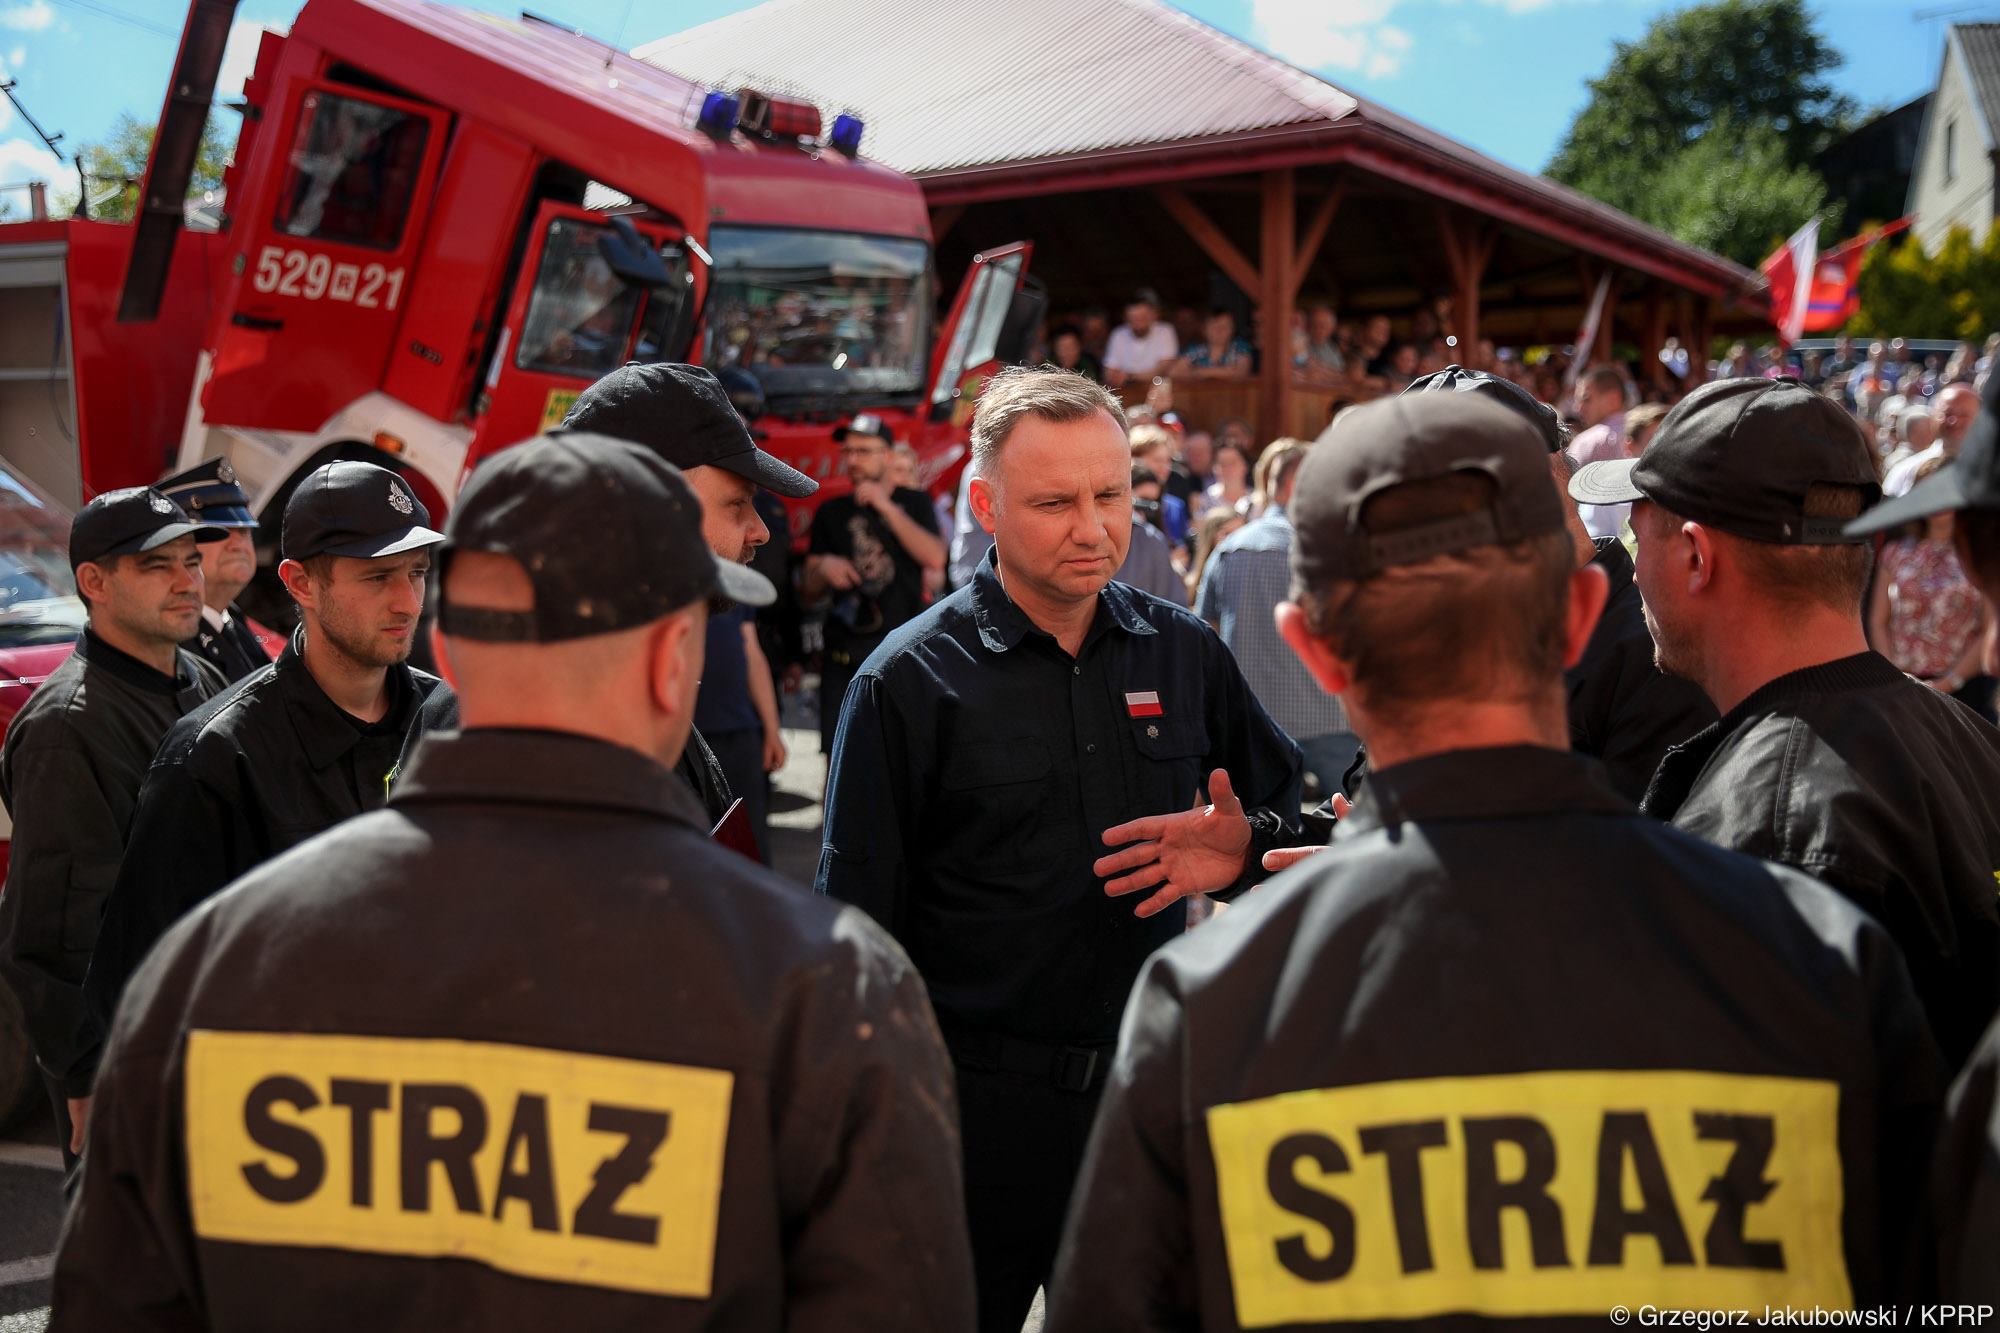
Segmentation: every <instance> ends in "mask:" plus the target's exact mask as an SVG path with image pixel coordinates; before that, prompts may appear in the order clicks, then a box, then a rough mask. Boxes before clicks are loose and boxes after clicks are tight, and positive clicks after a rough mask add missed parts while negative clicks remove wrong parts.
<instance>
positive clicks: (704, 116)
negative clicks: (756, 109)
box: [694, 92, 743, 139]
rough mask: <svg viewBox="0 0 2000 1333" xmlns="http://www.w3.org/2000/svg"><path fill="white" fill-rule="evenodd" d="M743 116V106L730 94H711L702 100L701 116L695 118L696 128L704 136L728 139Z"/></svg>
mask: <svg viewBox="0 0 2000 1333" xmlns="http://www.w3.org/2000/svg"><path fill="white" fill-rule="evenodd" d="M742 114H743V104H742V103H741V102H739V101H737V100H736V99H735V98H734V97H731V96H730V95H729V94H728V93H722V92H715V93H710V94H709V95H708V96H706V97H704V98H702V99H701V114H700V115H699V116H696V117H695V122H694V127H695V128H696V129H698V130H700V131H702V132H703V133H704V134H712V135H714V136H715V137H716V138H718V139H726V138H728V137H729V133H730V131H731V130H734V129H735V128H736V119H737V117H738V116H740V115H742Z"/></svg>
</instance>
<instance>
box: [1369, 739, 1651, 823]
mask: <svg viewBox="0 0 2000 1333" xmlns="http://www.w3.org/2000/svg"><path fill="white" fill-rule="evenodd" d="M1632 811H1633V807H1632V805H1631V804H1630V803H1629V802H1627V801H1626V800H1625V799H1624V798H1623V797H1621V796H1619V795H1618V794H1617V793H1616V792H1614V791H1612V790H1611V788H1610V787H1609V786H1608V785H1606V783H1605V779H1604V774H1603V769H1602V767H1601V766H1600V765H1599V764H1598V763H1597V762H1596V761H1595V760H1592V759H1586V758H1583V757H1581V756H1579V755H1576V754H1572V753H1571V752H1570V751H1568V750H1555V749H1550V748H1548V747H1546V746H1540V745H1505V746H1495V747H1492V748H1489V749H1479V750H1451V751H1448V752H1446V753H1444V754H1436V755H1427V756H1425V757H1424V758H1422V759H1411V760H1407V761H1406V762H1404V763H1400V764H1394V765H1391V766H1390V767H1388V768H1381V769H1372V770H1370V772H1369V774H1368V781H1367V782H1366V784H1365V785H1363V787H1362V789H1361V796H1360V799H1359V800H1357V801H1356V802H1355V804H1354V809H1353V810H1352V811H1350V812H1349V813H1348V815H1347V817H1346V818H1345V819H1342V820H1341V821H1340V823H1339V825H1338V827H1337V829H1336V836H1339V835H1347V836H1352V835H1353V834H1356V833H1365V832H1371V831H1373V830H1376V829H1381V828H1386V827H1389V826H1391V825H1395V824H1402V823H1410V822H1427V821H1434V820H1440V819H1492V818H1495V817H1505V816H1508V815H1538V814H1554V813H1558V812H1560V813H1570V814H1574V813H1581V812H1598V813H1603V814H1629V813H1632Z"/></svg>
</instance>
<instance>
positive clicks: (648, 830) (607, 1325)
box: [50, 730, 972, 1333]
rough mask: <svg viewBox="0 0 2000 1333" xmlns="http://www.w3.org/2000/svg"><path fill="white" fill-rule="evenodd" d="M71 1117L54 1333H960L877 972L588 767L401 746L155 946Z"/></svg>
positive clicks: (559, 738)
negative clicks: (326, 817) (86, 1111)
mask: <svg viewBox="0 0 2000 1333" xmlns="http://www.w3.org/2000/svg"><path fill="white" fill-rule="evenodd" d="M93 1105H94V1106H95V1107H96V1108H97V1109H96V1110H94V1111H93V1113H92V1116H91V1122H90V1138H89V1143H88V1146H87V1148H86V1151H85V1155H84V1172H83V1183H82V1186H81V1190H80V1194H79V1197H78V1199H77V1201H76V1205H75V1208H74V1210H73V1211H72V1213H71V1215H70V1219H69V1225H68V1229H67V1231H66V1232H65V1234H64V1237H63V1243H62V1249H61V1253H60V1256H59V1259H58V1263H57V1271H56V1278H55V1311H54V1317H53V1321H52V1323H51V1325H50V1327H51V1328H53V1329H58V1330H62V1329H92V1330H94V1329H101V1328H180V1327H188V1326H195V1325H199V1326H202V1327H206V1328H211V1329H217V1330H228V1329H275V1328H283V1329H288V1330H296V1331H298V1333H311V1330H317V1329H325V1330H330V1331H331V1330H340V1331H341V1333H345V1331H346V1330H350V1329H370V1330H392V1329H410V1330H423V1331H424V1333H430V1330H434V1329H446V1328H452V1329H460V1328H463V1329H501V1328H523V1329H528V1328H533V1329H580V1330H581V1329H588V1330H593V1331H594V1333H595V1331H597V1330H614V1329H627V1328H630V1329H640V1328H644V1329H661V1330H677V1329H732V1330H735V1329H749V1330H755V1329H773V1330H775V1329H779V1328H790V1329H801V1330H828V1331H829V1333H831V1331H833V1330H872V1329H882V1330H892V1329H893V1330H899V1331H900V1330H913V1331H917V1333H921V1331H923V1330H949V1331H950V1333H958V1331H959V1330H965V1329H969V1328H970V1326H971V1323H972V1294H971V1293H972V1272H971V1258H970V1251H969V1247H968V1243H967V1240H966V1234H965V1222H964V1212H963V1200H962V1196H961V1191H960V1185H959V1149H958V1133H957V1108H956V1103H955V1098H954V1094H953V1088H952V1073H951V1067H950V1065H949V1063H948V1062H947V1059H946V1056H945V1051H944V1045H943V1041H942V1039H941V1038H940V1037H939V1035H938V1030H937V1024H936V1022H935V1020H934V1019H933V1018H932V1016H931V1010H930V1005H929V1003H928V1001H927V1000H926V999H925V996H924V987H923V982H922V981H921V980H920V979H919V978H918V976H917V975H916V973H915V971H914V970H913V969H912V968H911V966H910V964H909V960H908V959H907V958H905V957H904V956H903V953H902V951H901V950H900V949H898V948H897V947H896V945H895V944H894V942H892V941H891V940H890V939H889V937H888V936H887V935H886V934H884V933H883V932H882V931H881V930H880V929H879V928H878V927H877V926H875V924H874V923H873V922H871V921H869V920H868V919H867V917H866V916H865V915H864V914H862V913H861V912H859V911H857V910H855V909H853V908H843V907H840V906H839V905H837V904H834V903H830V902H827V901H825V900H823V899H820V898H817V897H815V896H814V895H812V894H809V893H805V892H803V891H801V890H800V889H799V888H798V887H797V886H796V885H792V884H788V883H786V882H785V881H783V880H781V879H779V878H777V877H776V876H775V875H773V874H771V873H770V872H769V871H766V870H764V869H763V868H761V867H759V866H757V865H755V864H753V863H752V862H750V861H749V860H748V859H746V858H744V857H742V856H739V855H737V854H736V853H735V852H732V851H729V850H727V849H725V848H721V847H717V846H715V845H714V844H713V843H711V842H710V841H709V840H708V837H707V827H706V825H705V824H704V823H703V814H702V811H701V810H700V808H699V807H698V806H697V805H696V804H695V803H694V800H693V798H692V797H691V796H690V795H689V794H688V792H687V790H686V788H685V787H684V786H683V785H682V784H681V782H680V781H679V780H678V779H677V778H675V777H673V776H672V775H671V774H670V773H669V772H668V771H667V769H666V768H664V767H662V766H661V765H659V764H656V763H654V762H653V761H652V760H650V759H648V758H646V757H645V756H643V755H641V754H639V753H638V752H636V751H633V750H627V749H624V748H622V747H619V746H614V745H609V744H606V743H604V742H601V741H596V740H591V739H587V738H584V737H579V736H565V735H560V734H557V733H553V732H537V731H493V730H476V731H467V732H463V733H460V734H456V735H452V734H445V735H439V736H433V737H430V738H427V739H426V740H425V741H424V743H423V744H422V745H421V746H419V747H418V749H417V752H416V755H415V757H414V759H413V762H412V764H411V767H410V769H409V771H408V772H407V773H405V774H404V776H403V777H402V779H401V780H400V781H399V782H398V783H397V786H396V791H395V795H394V796H393V797H392V798H391V800H390V802H389V806H388V808H387V809H385V810H382V811H378V812H376V813H374V814H370V815H364V816H362V817H361V818H359V819H355V820H350V821H349V822H347V823H345V824H342V825H341V826H340V827H338V828H336V829H333V830H331V831H330V832H328V833H327V834H326V835H325V836H323V837H319V838H316V839H314V840H313V841H311V842H309V843H307V844H306V845H304V846H302V847H299V848H296V849H294V850H293V851H292V852H290V853H288V854H286V855H284V856H282V857H280V858H279V859H278V860H276V861H273V862H272V863H270V864H269V865H267V866H264V867H262V868H261V869H259V870H257V871H256V872H254V873H253V874H251V875H250V876H249V877H248V878H246V879H244V880H243V881H241V882H240V883H238V884H236V885H235V886H233V887H232V888H231V889H230V890H229V891H228V892H226V893H222V894H219V895H217V896H216V897H214V898H212V899H210V900H209V901H208V902H207V903H205V904H203V905H202V906H201V907H200V908H198V909H196V911H195V912H194V913H193V914H192V915H191V916H189V917H188V918H187V919H186V920H184V921H183V922H181V924H180V925H178V926H176V927H175V928H174V929H173V930H172V931H170V932H169V933H168V935H167V937H166V938H165V939H164V940H162V941H161V943H160V946H159V948H157V949H156V950H154V952H153V955H152V957H151V958H149V959H148V960H147V962H146V964H145V966H143V967H142V968H141V969H140V970H139V973H138V975H137V976H136V977H134V978H133V981H132V986H131V990H130V993H129V994H128V995H127V997H126V1002H125V1004H124V1005H123V1006H122V1007H121V1008H120V1010H119V1013H118V1020H117V1024H116V1026H115V1027H114V1029H113V1031H112V1034H111V1038H110V1042H109V1044H108V1047H107V1049H106V1053H105V1062H104V1066H103V1071H102V1074H101V1076H100V1078H99V1081H98V1092H97V1099H96V1101H95V1102H94V1104H93Z"/></svg>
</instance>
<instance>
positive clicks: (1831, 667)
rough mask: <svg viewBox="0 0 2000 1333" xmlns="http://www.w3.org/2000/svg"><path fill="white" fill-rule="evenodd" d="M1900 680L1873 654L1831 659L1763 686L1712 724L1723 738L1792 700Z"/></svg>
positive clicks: (1899, 675) (1888, 664) (1897, 673)
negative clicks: (1744, 724)
mask: <svg viewBox="0 0 2000 1333" xmlns="http://www.w3.org/2000/svg"><path fill="white" fill-rule="evenodd" d="M1902 679H1904V676H1903V673H1902V672H1900V671H1898V670H1897V669H1896V668H1895V666H1894V664H1892V663H1891V662H1890V661H1889V659H1888V658H1886V657H1884V656H1882V655H1881V654H1880V653H1877V652H1863V653H1855V654H1854V655H1853V656H1851V657H1839V658H1835V659H1834V660H1833V661H1831V662H1821V663H1820V664H1819V665H1818V666H1809V667H1803V668H1801V669H1800V670H1797V671H1788V672H1786V673H1785V674H1784V675H1782V676H1777V677H1774V678H1772V679H1771V680H1768V681H1766V682H1764V683H1763V684H1762V685H1759V686H1758V687H1757V688H1756V689H1754V690H1752V691H1751V692H1750V694H1749V696H1748V697H1746V698H1745V699H1744V700H1743V702H1742V703H1740V704H1737V705H1736V707H1734V708H1732V709H1730V710H1729V712H1728V713H1727V714H1726V715H1725V716H1724V717H1723V718H1722V720H1721V721H1720V722H1718V723H1716V729H1717V730H1718V731H1719V732H1720V733H1721V734H1722V735H1725V736H1726V735H1728V734H1729V733H1730V732H1731V731H1734V730H1735V729H1736V728H1737V727H1738V726H1740V725H1741V724H1742V723H1744V722H1745V721H1747V720H1749V719H1750V718H1752V717H1754V716H1756V715H1757V714H1759V713H1768V712H1771V711H1773V710H1774V709H1776V708H1778V707H1780V706H1781V705H1783V704H1785V703H1787V702H1789V701H1791V700H1794V699H1810V698H1817V697H1820V696H1823V695H1827V694H1832V693H1835V692H1837V691H1842V690H1865V689H1872V688H1874V687H1876V686H1878V685H1893V684H1894V683H1896V682H1897V681H1899V680H1902Z"/></svg>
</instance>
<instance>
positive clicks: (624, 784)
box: [389, 727, 708, 833]
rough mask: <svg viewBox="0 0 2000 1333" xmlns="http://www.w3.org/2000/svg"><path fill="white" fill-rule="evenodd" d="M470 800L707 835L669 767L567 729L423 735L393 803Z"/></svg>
mask: <svg viewBox="0 0 2000 1333" xmlns="http://www.w3.org/2000/svg"><path fill="white" fill-rule="evenodd" d="M468 800H469V801H487V802H497V803H507V804H519V805H536V806H551V805H555V806H577V807H587V808H590V809H597V810H624V811H629V812H632V813H634V814H641V815H652V816H655V817H658V818H662V819H667V820H671V821H672V822H674V823H677V824H686V825H688V826H689V827H691V828H694V829H696V830H698V831H700V832H703V833H706V832H707V831H708V825H707V820H706V818H705V816H704V814H703V811H702V808H701V803H700V802H699V801H697V800H696V799H695V797H694V793H693V792H691V791H689V790H688V785H687V783H685V782H683V781H681V779H679V778H677V777H675V776H674V774H673V771H672V770H671V769H669V768H667V767H665V766H664V765H661V764H659V763H657V762H655V761H654V760H652V759H651V758H649V757H647V756H646V755H643V754H641V753H639V752H638V751H637V750H632V749H628V748H626V747H625V746H622V745H613V744H611V743H610V742H609V741H601V740H597V739H596V738H594V737H590V736H578V735H574V734H571V733H568V732H560V731H533V730H526V729H519V730H517V729H513V728H498V727H481V728H476V729H474V730H470V731H459V732H451V731H442V732H439V731H434V732H429V733H426V734H425V736H424V737H423V739H422V740H420V741H419V742H418V743H417V747H416V752H415V754H414V755H412V757H411V759H410V764H409V767H408V768H407V769H405V770H404V772H403V774H402V776H401V777H399V778H397V779H396V786H395V789H394V790H393V791H391V792H390V794H389V804H391V805H394V806H407V805H420V804H423V803H425V802H428V801H468Z"/></svg>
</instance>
